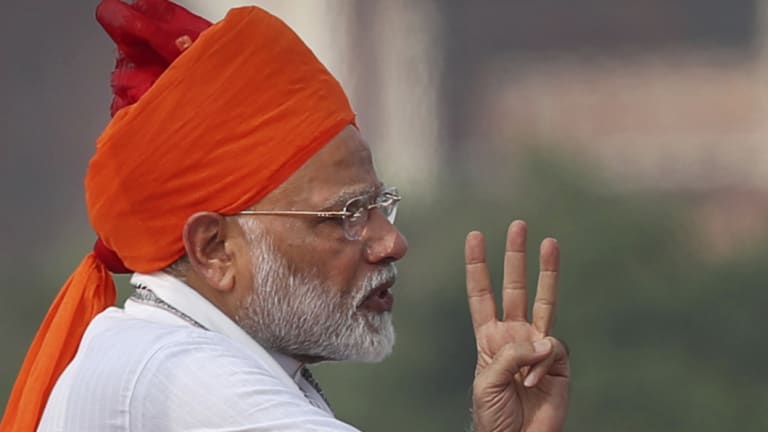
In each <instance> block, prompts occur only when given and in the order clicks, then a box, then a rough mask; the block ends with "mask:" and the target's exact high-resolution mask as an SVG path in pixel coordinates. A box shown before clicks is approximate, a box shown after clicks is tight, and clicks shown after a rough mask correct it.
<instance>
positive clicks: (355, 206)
mask: <svg viewBox="0 0 768 432" xmlns="http://www.w3.org/2000/svg"><path fill="white" fill-rule="evenodd" d="M344 210H345V211H346V212H347V213H348V215H347V220H348V221H350V222H355V221H357V220H359V219H361V218H362V217H363V216H364V215H365V212H366V211H368V200H367V199H365V198H363V197H360V198H355V199H353V200H351V201H349V202H348V203H347V205H346V207H344Z"/></svg>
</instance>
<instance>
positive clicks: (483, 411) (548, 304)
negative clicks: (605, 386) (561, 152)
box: [465, 221, 570, 432]
mask: <svg viewBox="0 0 768 432" xmlns="http://www.w3.org/2000/svg"><path fill="white" fill-rule="evenodd" d="M526 231H527V228H526V225H525V222H523V221H515V222H513V223H512V224H511V225H510V226H509V230H508V232H507V242H506V248H505V249H506V251H505V254H504V281H503V286H502V310H503V314H502V318H501V319H499V318H498V314H497V312H496V302H495V299H494V294H493V288H492V286H491V281H490V276H489V273H488V264H487V262H486V256H485V240H484V238H483V235H482V234H481V233H480V232H476V231H475V232H471V233H469V235H468V236H467V239H466V244H465V262H466V272H467V298H468V301H469V311H470V314H471V315H472V326H473V328H474V332H475V340H476V342H477V367H476V370H475V382H474V386H473V397H472V399H473V400H472V402H473V421H474V430H475V431H476V432H502V431H503V432H518V431H524V432H534V431H535V432H554V431H560V430H562V428H563V422H564V421H565V414H566V411H567V406H568V383H569V373H570V372H569V365H568V354H567V352H566V349H565V347H564V345H563V344H562V343H561V342H560V341H558V340H557V339H555V338H553V337H551V336H550V335H549V333H550V331H551V328H552V325H553V322H554V317H555V306H556V304H557V276H558V269H559V253H560V252H559V248H558V245H557V241H556V240H554V239H545V240H544V241H543V242H542V243H541V250H540V256H539V281H538V287H537V290H536V298H535V300H534V304H533V316H532V320H531V321H528V313H527V310H528V288H527V285H526V274H525V262H526V251H525V242H526Z"/></svg>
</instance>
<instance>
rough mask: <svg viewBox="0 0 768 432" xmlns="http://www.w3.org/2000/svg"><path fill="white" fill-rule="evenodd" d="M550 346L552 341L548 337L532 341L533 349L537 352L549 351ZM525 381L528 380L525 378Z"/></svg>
mask: <svg viewBox="0 0 768 432" xmlns="http://www.w3.org/2000/svg"><path fill="white" fill-rule="evenodd" d="M551 347H552V342H550V341H549V340H548V339H542V340H538V341H536V342H534V343H533V351H534V352H537V353H540V352H545V351H549V349H550V348H551ZM526 381H528V380H527V379H526Z"/></svg>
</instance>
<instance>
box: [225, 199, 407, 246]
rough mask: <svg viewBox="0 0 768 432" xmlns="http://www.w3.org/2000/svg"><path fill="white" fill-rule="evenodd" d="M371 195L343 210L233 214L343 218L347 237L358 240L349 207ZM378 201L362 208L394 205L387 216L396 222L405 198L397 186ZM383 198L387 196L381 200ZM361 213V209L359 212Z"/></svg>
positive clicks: (241, 214) (345, 205)
mask: <svg viewBox="0 0 768 432" xmlns="http://www.w3.org/2000/svg"><path fill="white" fill-rule="evenodd" d="M370 197H371V195H370V194H369V195H360V196H356V197H354V198H352V199H350V200H349V201H347V203H346V204H344V207H343V208H342V210H339V211H312V210H243V211H240V212H237V213H234V214H233V216H315V217H321V218H331V219H341V220H342V221H343V222H344V234H345V235H346V237H347V238H349V239H350V240H357V239H359V238H360V236H353V235H350V233H349V232H348V231H349V230H348V229H347V224H349V223H350V221H351V220H350V219H349V218H351V217H353V216H355V213H356V212H353V211H349V210H347V208H348V207H349V206H350V205H351V204H352V203H353V202H355V201H357V200H360V199H366V198H369V199H370ZM373 198H374V199H375V200H376V201H377V202H374V203H371V204H368V205H367V206H366V207H363V208H362V210H365V212H368V213H369V212H370V211H371V210H374V209H377V208H380V207H387V206H392V213H391V215H392V216H387V220H389V223H391V224H394V222H395V215H396V214H397V206H398V203H399V202H400V201H401V200H402V199H403V197H402V196H400V193H399V192H398V190H397V188H396V187H388V188H385V189H383V190H382V191H381V192H379V193H378V194H376V196H375V197H373ZM381 198H385V199H383V200H381V201H379V200H380V199H381ZM357 213H359V210H358V212H357ZM367 221H368V218H367V217H366V222H367Z"/></svg>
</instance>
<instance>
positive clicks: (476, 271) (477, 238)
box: [464, 231, 496, 333]
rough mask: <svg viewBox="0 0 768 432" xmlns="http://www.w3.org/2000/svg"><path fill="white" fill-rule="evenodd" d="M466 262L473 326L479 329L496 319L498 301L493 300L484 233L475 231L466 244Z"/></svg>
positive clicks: (468, 299) (468, 298) (468, 236)
mask: <svg viewBox="0 0 768 432" xmlns="http://www.w3.org/2000/svg"><path fill="white" fill-rule="evenodd" d="M464 262H465V264H466V274H467V301H468V302H469V313H470V315H471V316H472V327H473V328H474V329H475V333H477V330H478V329H479V328H480V327H481V326H483V325H484V324H486V323H488V322H491V321H493V320H495V319H496V303H495V302H494V300H493V290H492V289H491V278H490V275H489V274H488V264H487V262H486V258H485V239H484V238H483V234H482V233H480V232H478V231H473V232H471V233H469V234H468V235H467V239H466V242H465V244H464Z"/></svg>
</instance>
